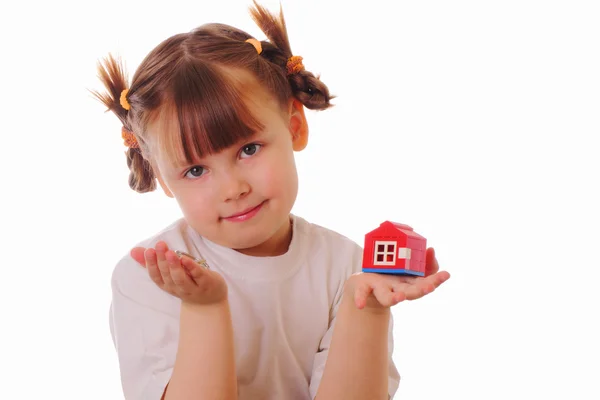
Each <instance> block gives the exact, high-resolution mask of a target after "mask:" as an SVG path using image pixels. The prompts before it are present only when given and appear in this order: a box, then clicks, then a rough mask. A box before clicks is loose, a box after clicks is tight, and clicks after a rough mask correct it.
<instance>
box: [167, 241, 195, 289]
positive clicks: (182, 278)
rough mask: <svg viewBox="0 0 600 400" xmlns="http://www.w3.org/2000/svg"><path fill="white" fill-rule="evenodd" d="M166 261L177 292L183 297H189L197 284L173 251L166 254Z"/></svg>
mask: <svg viewBox="0 0 600 400" xmlns="http://www.w3.org/2000/svg"><path fill="white" fill-rule="evenodd" d="M165 256H166V259H167V262H168V264H169V269H170V270H171V278H172V279H173V283H174V284H175V290H176V291H177V292H178V293H180V294H183V295H189V294H190V293H192V291H193V290H194V288H195V287H196V283H195V282H194V281H193V280H192V278H191V277H190V276H189V274H188V273H187V271H186V270H185V268H184V267H183V266H182V265H181V261H180V259H179V257H177V254H175V253H174V252H173V251H168V252H167V253H166V255H165Z"/></svg>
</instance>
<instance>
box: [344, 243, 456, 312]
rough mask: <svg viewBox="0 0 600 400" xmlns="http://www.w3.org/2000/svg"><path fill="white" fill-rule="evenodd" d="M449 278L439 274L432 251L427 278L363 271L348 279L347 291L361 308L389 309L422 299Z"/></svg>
mask: <svg viewBox="0 0 600 400" xmlns="http://www.w3.org/2000/svg"><path fill="white" fill-rule="evenodd" d="M449 278H450V274H449V273H448V272H446V271H441V272H439V265H438V262H437V260H436V258H435V252H434V250H433V248H429V249H427V252H426V264H425V276H423V277H421V276H414V277H413V276H400V275H388V274H377V273H363V272H359V273H357V274H354V275H352V276H351V277H350V279H348V281H347V282H346V288H345V289H346V293H347V294H348V295H349V296H353V298H354V302H355V304H356V307H358V308H359V309H363V308H368V309H385V308H389V307H391V306H394V305H396V304H398V303H400V302H401V301H404V300H416V299H419V298H421V297H423V296H425V295H426V294H429V293H431V292H433V291H434V290H435V289H436V288H437V287H438V286H440V285H441V284H442V283H444V282H445V281H447V280H448V279H449Z"/></svg>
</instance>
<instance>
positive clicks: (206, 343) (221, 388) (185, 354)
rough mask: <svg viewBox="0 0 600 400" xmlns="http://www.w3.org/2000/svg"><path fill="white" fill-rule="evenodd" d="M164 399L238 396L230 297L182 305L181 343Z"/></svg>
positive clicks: (179, 399)
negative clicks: (204, 302) (211, 302)
mask: <svg viewBox="0 0 600 400" xmlns="http://www.w3.org/2000/svg"><path fill="white" fill-rule="evenodd" d="M163 399H164V400H184V399H227V400H229V399H237V379H236V371H235V358H234V346H233V328H232V322H231V314H230V310H229V303H228V302H227V301H224V302H221V303H217V304H211V305H198V304H189V303H185V302H183V303H182V305H181V317H180V333H179V346H178V349H177V356H176V359H175V366H174V368H173V374H172V375H171V380H170V382H169V384H168V385H167V388H166V390H165V393H164V396H163Z"/></svg>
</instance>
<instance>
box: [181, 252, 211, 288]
mask: <svg viewBox="0 0 600 400" xmlns="http://www.w3.org/2000/svg"><path fill="white" fill-rule="evenodd" d="M181 264H182V265H183V267H184V268H185V270H186V272H187V273H188V274H189V275H190V277H191V278H192V280H193V281H194V283H195V284H198V282H199V281H200V280H201V279H202V278H204V277H206V276H207V271H206V270H205V269H204V268H203V267H201V266H200V264H198V263H197V262H196V261H194V260H192V259H191V258H189V257H186V256H183V257H181Z"/></svg>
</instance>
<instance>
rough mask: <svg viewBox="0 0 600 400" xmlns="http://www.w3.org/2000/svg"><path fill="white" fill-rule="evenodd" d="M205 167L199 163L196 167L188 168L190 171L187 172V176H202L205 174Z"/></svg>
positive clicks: (192, 177)
mask: <svg viewBox="0 0 600 400" xmlns="http://www.w3.org/2000/svg"><path fill="white" fill-rule="evenodd" d="M204 171H205V169H204V167H201V166H199V165H196V166H195V167H192V168H190V169H189V170H188V172H186V173H185V176H186V178H191V179H194V178H200V177H201V176H202V175H203V174H204Z"/></svg>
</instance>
